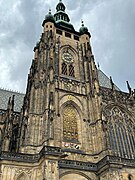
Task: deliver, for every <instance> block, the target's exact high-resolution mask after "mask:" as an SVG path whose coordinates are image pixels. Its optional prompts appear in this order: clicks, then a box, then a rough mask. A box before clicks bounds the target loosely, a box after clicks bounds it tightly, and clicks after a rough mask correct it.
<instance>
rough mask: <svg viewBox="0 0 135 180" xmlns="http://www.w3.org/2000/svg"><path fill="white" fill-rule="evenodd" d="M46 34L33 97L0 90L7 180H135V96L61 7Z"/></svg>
mask: <svg viewBox="0 0 135 180" xmlns="http://www.w3.org/2000/svg"><path fill="white" fill-rule="evenodd" d="M42 26H43V33H42V35H41V38H40V40H39V42H38V43H37V44H36V46H35V48H34V59H33V60H32V65H31V68H30V72H29V74H28V82H27V89H26V94H19V93H16V92H12V91H7V90H3V89H0V180H135V91H133V90H132V89H131V87H130V85H129V83H128V82H127V84H128V89H129V92H128V93H125V92H122V91H121V90H120V89H119V88H118V87H117V86H116V85H115V84H114V83H113V81H112V79H111V78H108V77H107V76H106V75H105V74H104V73H103V72H102V71H101V70H100V69H99V68H97V67H96V65H95V60H94V56H93V54H92V48H91V44H90V38H91V35H90V33H89V31H88V28H87V27H85V26H84V23H83V22H82V27H81V28H80V30H79V32H77V31H75V29H74V27H73V25H72V24H71V23H70V19H69V16H68V14H66V12H65V5H64V4H63V2H62V1H61V0H60V1H59V3H58V4H57V6H56V13H55V14H54V15H52V14H51V11H49V13H48V15H46V16H45V19H44V21H43V24H42ZM7 99H8V100H7ZM5 103H7V105H6V104H5Z"/></svg>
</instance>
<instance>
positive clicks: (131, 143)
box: [106, 107, 135, 158]
mask: <svg viewBox="0 0 135 180" xmlns="http://www.w3.org/2000/svg"><path fill="white" fill-rule="evenodd" d="M106 119H107V120H108V123H107V137H108V144H109V146H110V148H111V149H112V150H113V152H114V154H115V155H118V156H120V157H125V158H133V157H134V155H135V154H134V153H135V152H134V149H135V131H134V128H135V124H134V123H133V121H132V120H131V117H130V116H129V115H128V113H126V112H124V111H123V110H121V109H120V108H118V107H113V108H112V109H111V110H109V109H107V110H106Z"/></svg>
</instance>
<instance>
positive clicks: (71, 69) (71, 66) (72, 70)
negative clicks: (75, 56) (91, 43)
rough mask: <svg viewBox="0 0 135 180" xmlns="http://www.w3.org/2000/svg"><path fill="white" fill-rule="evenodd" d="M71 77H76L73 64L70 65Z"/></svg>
mask: <svg viewBox="0 0 135 180" xmlns="http://www.w3.org/2000/svg"><path fill="white" fill-rule="evenodd" d="M69 76H71V77H74V67H73V65H72V64H70V65H69Z"/></svg>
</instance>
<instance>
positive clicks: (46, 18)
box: [42, 9, 55, 26]
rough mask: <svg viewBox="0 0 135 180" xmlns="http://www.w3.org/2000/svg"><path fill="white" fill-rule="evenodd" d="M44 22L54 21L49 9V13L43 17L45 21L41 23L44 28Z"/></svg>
mask: <svg viewBox="0 0 135 180" xmlns="http://www.w3.org/2000/svg"><path fill="white" fill-rule="evenodd" d="M46 22H52V23H55V19H54V16H53V15H52V13H51V9H49V13H48V14H47V15H46V16H45V20H44V21H43V24H42V26H44V24H45V23H46Z"/></svg>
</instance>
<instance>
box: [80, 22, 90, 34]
mask: <svg viewBox="0 0 135 180" xmlns="http://www.w3.org/2000/svg"><path fill="white" fill-rule="evenodd" d="M81 23H82V27H81V28H80V29H79V32H80V34H81V35H83V34H87V33H88V28H87V27H85V26H84V22H83V20H82V21H81Z"/></svg>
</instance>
